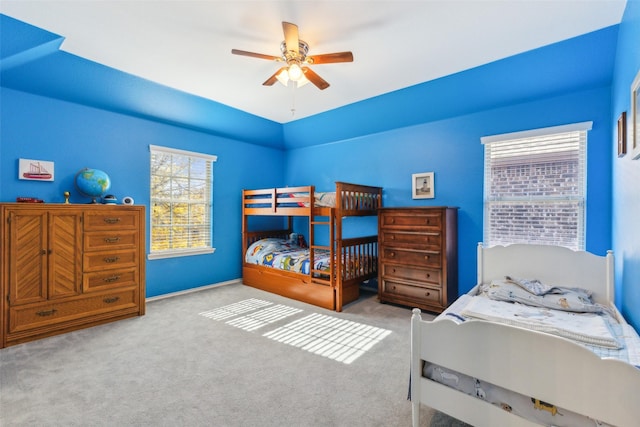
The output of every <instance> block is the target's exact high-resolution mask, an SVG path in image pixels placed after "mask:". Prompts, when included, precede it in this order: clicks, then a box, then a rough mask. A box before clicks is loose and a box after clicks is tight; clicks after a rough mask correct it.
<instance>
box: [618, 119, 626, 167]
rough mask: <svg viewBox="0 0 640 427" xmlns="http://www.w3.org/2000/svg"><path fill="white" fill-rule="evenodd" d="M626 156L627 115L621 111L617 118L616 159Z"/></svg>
mask: <svg viewBox="0 0 640 427" xmlns="http://www.w3.org/2000/svg"><path fill="white" fill-rule="evenodd" d="M625 154H627V113H626V111H623V112H622V114H620V117H618V157H622V156H624V155H625Z"/></svg>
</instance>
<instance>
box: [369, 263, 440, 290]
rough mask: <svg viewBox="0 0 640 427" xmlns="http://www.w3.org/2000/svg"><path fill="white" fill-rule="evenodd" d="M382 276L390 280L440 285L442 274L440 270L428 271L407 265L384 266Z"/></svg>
mask: <svg viewBox="0 0 640 427" xmlns="http://www.w3.org/2000/svg"><path fill="white" fill-rule="evenodd" d="M381 273H382V275H383V276H384V277H388V278H390V279H395V278H397V279H405V280H416V281H418V282H425V283H431V284H434V285H440V284H441V280H442V273H441V271H440V270H426V269H422V268H413V267H408V266H405V265H395V264H382V272H381Z"/></svg>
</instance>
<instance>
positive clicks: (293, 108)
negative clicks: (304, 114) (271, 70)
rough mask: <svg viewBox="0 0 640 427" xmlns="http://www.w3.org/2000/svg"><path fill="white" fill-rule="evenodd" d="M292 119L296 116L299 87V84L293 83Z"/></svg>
mask: <svg viewBox="0 0 640 427" xmlns="http://www.w3.org/2000/svg"><path fill="white" fill-rule="evenodd" d="M290 83H291V117H294V116H295V115H296V88H297V87H298V83H297V82H293V81H291V82H290Z"/></svg>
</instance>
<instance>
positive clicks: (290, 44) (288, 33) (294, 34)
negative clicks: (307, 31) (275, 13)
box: [282, 21, 300, 53]
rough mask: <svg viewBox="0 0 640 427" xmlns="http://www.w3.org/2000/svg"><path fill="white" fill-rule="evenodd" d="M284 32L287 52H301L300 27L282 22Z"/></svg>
mask: <svg viewBox="0 0 640 427" xmlns="http://www.w3.org/2000/svg"><path fill="white" fill-rule="evenodd" d="M282 31H283V32H284V44H285V45H286V46H287V50H288V51H289V50H293V51H294V52H296V53H297V52H299V50H300V46H299V44H300V41H299V38H298V26H297V25H296V24H292V23H290V22H284V21H283V22H282Z"/></svg>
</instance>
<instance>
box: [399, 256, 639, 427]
mask: <svg viewBox="0 0 640 427" xmlns="http://www.w3.org/2000/svg"><path fill="white" fill-rule="evenodd" d="M613 265H614V264H613V253H612V252H609V253H608V254H607V255H606V256H596V255H594V254H590V253H587V252H582V251H572V250H569V249H566V248H560V247H553V246H541V245H511V246H507V247H504V246H496V247H492V248H484V247H483V246H482V245H479V246H478V277H477V283H478V285H477V286H476V287H474V289H472V290H471V291H470V292H469V293H468V294H466V295H462V296H461V297H460V298H459V299H458V300H456V302H454V304H452V305H451V306H450V307H449V308H448V309H447V310H445V311H444V312H443V313H442V314H440V315H439V316H438V317H436V318H435V320H432V321H426V320H422V318H421V315H420V310H419V309H414V310H413V315H412V319H411V383H410V398H411V400H412V409H413V426H414V427H417V426H418V424H419V412H420V405H421V404H424V405H427V406H429V407H431V408H434V409H436V410H438V411H441V412H444V413H446V414H448V415H450V416H452V417H454V418H457V419H459V420H462V421H464V422H466V423H469V424H471V425H473V426H477V427H481V426H498V425H499V426H531V425H554V426H563V425H589V426H606V425H614V426H620V427H623V426H631V425H638V420H640V405H638V396H637V393H638V390H640V339H639V338H638V334H637V333H636V331H635V330H634V329H633V327H631V326H630V325H629V324H628V323H627V322H626V321H625V320H624V318H623V317H622V315H621V314H620V313H619V311H618V310H617V309H616V307H615V306H614V305H613V298H614V293H613V277H614V276H613ZM534 278H535V279H536V280H534ZM539 284H544V285H545V286H547V285H549V286H562V287H563V288H564V287H566V289H571V288H580V289H573V290H574V291H575V292H577V295H580V297H579V298H578V299H573V297H574V296H573V295H572V294H571V293H570V292H569V291H567V292H568V293H566V294H565V293H560V292H565V289H563V290H561V291H557V290H553V289H552V288H546V287H540V288H538V290H536V292H533V293H532V290H533V289H535V288H536V286H538V285H539ZM514 285H515V286H516V287H515V288H513V287H511V288H510V287H509V286H514ZM522 288H524V289H526V291H525V293H524V294H523V293H522V292H521V289H522ZM504 289H509V290H510V291H509V292H507V293H506V294H504V293H502V291H503V290H504ZM539 289H543V291H542V292H539ZM511 291H513V292H511ZM585 292H586V294H590V295H591V298H590V299H588V298H587V299H585V298H584V293H585ZM491 293H494V294H493V295H490V294H491ZM507 294H508V295H510V297H511V296H516V297H517V299H518V300H520V301H525V300H526V301H527V303H526V304H522V303H513V302H506V301H504V300H498V301H496V300H493V299H492V298H493V297H499V298H498V299H500V298H501V297H503V296H504V295H507ZM540 295H542V296H543V300H542V301H540V300H539V296H540ZM547 295H553V296H552V297H551V300H547V299H546V298H547ZM521 297H522V298H524V299H522V298H521ZM530 298H533V299H535V300H536V303H541V304H542V306H540V307H536V306H535V305H534V306H530V305H529V301H528V299H530ZM556 304H560V305H561V306H562V307H563V310H560V311H559V310H557V309H550V308H549V307H551V306H554V305H556ZM581 304H584V306H581ZM484 305H487V306H489V307H491V309H490V310H488V311H484V310H481V309H479V307H481V306H484ZM517 306H521V307H522V308H523V309H524V310H525V312H527V313H529V314H518V315H516V316H515V317H514V316H511V314H510V313H511V312H512V311H513V310H516V307H517ZM564 310H570V311H564ZM573 310H575V311H585V312H586V313H576V312H574V311H573ZM536 311H537V314H538V315H542V317H541V319H538V318H536V317H535V316H534V315H533V314H532V313H535V312H536ZM487 313H491V315H488V314H487ZM594 313H598V314H594ZM547 318H557V319H562V322H561V323H562V324H563V327H562V329H558V328H556V327H555V326H553V327H550V326H549V325H548V324H547V323H546V322H547ZM567 318H568V319H569V321H568V322H565V320H564V319H567ZM574 318H575V319H579V320H575V321H574V320H572V319H574ZM597 319H600V320H597ZM605 319H609V320H605ZM525 321H526V322H525ZM529 321H531V323H532V325H533V326H530V325H526V324H525V323H529ZM574 322H575V325H576V327H575V328H571V327H569V328H568V329H567V330H568V332H567V330H565V329H564V325H565V324H566V325H569V324H572V323H574ZM593 322H602V323H603V324H604V325H605V326H606V329H608V332H607V331H604V332H607V333H605V334H604V336H603V335H601V334H596V330H597V329H599V328H600V326H601V324H599V323H593ZM609 322H610V323H609ZM588 325H589V326H588ZM609 332H610V333H611V336H610V337H612V338H613V339H614V341H613V344H612V342H611V341H610V340H609V338H610V337H609V334H608V333H609ZM569 337H571V338H569ZM574 338H575V339H574ZM616 343H617V344H616Z"/></svg>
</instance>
